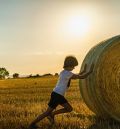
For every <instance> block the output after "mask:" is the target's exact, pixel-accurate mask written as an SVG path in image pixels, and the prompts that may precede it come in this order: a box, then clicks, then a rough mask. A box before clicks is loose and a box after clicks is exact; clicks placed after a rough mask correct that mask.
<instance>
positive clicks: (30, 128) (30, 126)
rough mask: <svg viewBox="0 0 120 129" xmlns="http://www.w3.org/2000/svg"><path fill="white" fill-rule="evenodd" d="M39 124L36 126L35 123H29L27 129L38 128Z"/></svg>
mask: <svg viewBox="0 0 120 129" xmlns="http://www.w3.org/2000/svg"><path fill="white" fill-rule="evenodd" d="M38 128H39V126H37V125H36V124H30V125H29V129H38Z"/></svg>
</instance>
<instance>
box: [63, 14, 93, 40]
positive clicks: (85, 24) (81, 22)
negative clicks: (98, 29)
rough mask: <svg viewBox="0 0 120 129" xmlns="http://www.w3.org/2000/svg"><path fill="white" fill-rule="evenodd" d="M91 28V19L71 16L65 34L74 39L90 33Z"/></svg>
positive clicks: (82, 16)
mask: <svg viewBox="0 0 120 129" xmlns="http://www.w3.org/2000/svg"><path fill="white" fill-rule="evenodd" d="M90 27H91V20H90V18H89V17H87V16H84V15H81V16H71V17H69V18H68V19H66V24H65V30H64V31H65V33H66V35H68V36H72V37H73V38H76V37H80V36H83V35H85V34H87V32H89V30H90Z"/></svg>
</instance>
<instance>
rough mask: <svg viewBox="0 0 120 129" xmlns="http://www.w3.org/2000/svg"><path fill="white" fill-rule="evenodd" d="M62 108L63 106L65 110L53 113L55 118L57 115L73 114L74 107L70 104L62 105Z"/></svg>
mask: <svg viewBox="0 0 120 129" xmlns="http://www.w3.org/2000/svg"><path fill="white" fill-rule="evenodd" d="M61 106H63V107H64V108H62V109H59V110H56V111H53V112H52V115H53V116H55V115H57V114H61V113H67V112H71V111H72V110H73V108H72V106H71V105H70V104H69V103H65V104H61Z"/></svg>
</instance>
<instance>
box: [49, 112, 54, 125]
mask: <svg viewBox="0 0 120 129" xmlns="http://www.w3.org/2000/svg"><path fill="white" fill-rule="evenodd" d="M47 118H48V120H49V121H50V123H51V124H54V122H55V121H54V115H52V113H51V114H50V115H49V116H47Z"/></svg>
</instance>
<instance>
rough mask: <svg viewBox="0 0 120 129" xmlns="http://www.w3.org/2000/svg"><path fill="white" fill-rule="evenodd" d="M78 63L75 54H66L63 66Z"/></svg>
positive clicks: (71, 65) (72, 65)
mask: <svg viewBox="0 0 120 129" xmlns="http://www.w3.org/2000/svg"><path fill="white" fill-rule="evenodd" d="M77 65H78V61H77V59H76V57H75V56H66V58H65V60H64V65H63V68H66V67H74V66H77Z"/></svg>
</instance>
